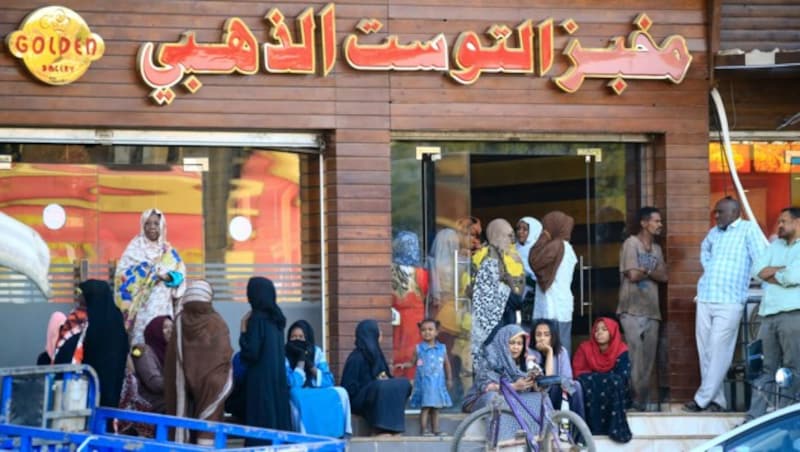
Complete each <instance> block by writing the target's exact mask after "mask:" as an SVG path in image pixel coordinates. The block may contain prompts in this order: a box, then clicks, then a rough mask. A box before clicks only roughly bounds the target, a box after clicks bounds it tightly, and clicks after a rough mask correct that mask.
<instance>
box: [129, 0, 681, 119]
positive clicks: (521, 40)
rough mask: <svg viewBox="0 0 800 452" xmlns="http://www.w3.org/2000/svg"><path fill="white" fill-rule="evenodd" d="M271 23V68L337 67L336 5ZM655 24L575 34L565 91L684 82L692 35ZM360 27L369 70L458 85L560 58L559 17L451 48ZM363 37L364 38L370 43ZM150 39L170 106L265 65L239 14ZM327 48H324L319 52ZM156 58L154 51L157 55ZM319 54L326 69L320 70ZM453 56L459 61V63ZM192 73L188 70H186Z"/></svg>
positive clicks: (542, 68)
mask: <svg viewBox="0 0 800 452" xmlns="http://www.w3.org/2000/svg"><path fill="white" fill-rule="evenodd" d="M265 19H266V21H267V22H269V25H270V33H269V38H270V40H271V42H266V43H263V45H262V46H261V48H262V49H263V59H264V71H265V72H268V73H276V74H281V73H285V74H317V73H319V74H320V75H322V76H323V77H325V76H328V74H330V73H331V72H332V71H333V69H334V67H335V64H336V57H337V46H336V42H335V41H336V8H335V5H334V4H333V3H329V4H328V5H326V6H325V7H324V8H322V9H321V10H320V12H319V14H318V15H317V16H316V18H315V16H314V9H313V8H306V9H305V10H304V11H303V12H302V13H300V14H299V15H298V16H297V18H296V20H295V31H294V34H293V33H292V31H291V30H290V28H289V26H288V24H287V23H286V22H287V20H286V17H285V16H284V14H283V13H282V12H281V11H280V10H279V9H278V8H272V9H270V10H269V12H268V13H267V15H266V16H265ZM652 24H653V22H652V20H650V18H649V17H648V16H647V15H646V14H644V13H642V14H639V15H638V16H637V17H636V20H634V25H635V26H636V27H637V28H638V30H637V31H634V32H631V33H630V35H629V37H628V39H629V42H630V45H628V46H626V45H625V43H624V41H625V40H624V38H623V37H616V38H614V40H613V41H612V44H611V45H610V46H608V47H605V48H586V47H583V46H582V45H581V43H580V41H579V40H578V39H575V38H572V39H571V40H570V43H569V45H568V46H567V48H566V49H565V50H564V52H563V54H564V55H565V56H566V57H567V59H568V60H569V62H570V65H569V68H568V69H567V70H566V71H565V72H564V73H563V74H561V75H559V76H557V77H555V78H554V79H553V81H554V83H555V84H556V86H558V87H559V88H561V89H562V90H564V91H566V92H570V93H572V92H575V91H577V90H578V89H579V88H580V87H581V86H582V84H583V82H584V81H585V80H586V79H588V78H601V79H611V82H610V83H609V86H611V88H612V89H613V90H614V91H615V92H616V93H617V94H621V93H622V91H624V89H625V87H626V86H627V82H625V80H630V79H664V80H669V81H671V82H673V83H680V82H681V81H682V80H683V79H684V77H685V76H686V73H687V72H688V68H689V65H690V64H691V61H692V56H691V54H690V53H689V51H688V47H687V45H686V39H685V38H683V37H682V36H677V35H673V36H669V37H668V38H666V39H665V40H664V41H663V42H662V43H661V45H658V44H656V43H655V41H654V40H653V38H652V36H650V34H649V33H648V30H649V28H650V27H651V26H652ZM355 28H356V30H357V31H358V32H360V33H361V35H363V36H359V35H357V34H355V33H350V34H348V35H347V36H346V37H345V39H344V41H343V43H342V53H343V55H344V59H345V61H347V64H348V65H349V66H350V67H351V68H353V69H356V70H365V71H390V70H391V71H433V72H441V73H443V74H447V75H448V76H449V77H451V78H452V79H453V80H455V81H456V82H458V83H461V84H465V85H471V84H473V83H475V82H477V81H478V79H479V78H480V76H481V74H484V73H509V74H534V73H535V74H536V75H538V76H539V77H543V76H545V75H546V74H548V73H549V72H550V70H551V69H552V68H553V65H554V61H555V48H554V34H555V29H556V27H555V26H554V21H553V19H552V18H549V19H546V20H544V21H542V22H540V23H539V24H537V25H536V26H534V25H533V23H532V21H531V20H525V21H523V22H521V23H520V24H519V25H517V26H516V28H514V29H513V30H512V29H511V28H509V27H508V26H507V25H505V24H493V25H491V26H490V27H489V28H488V29H487V30H486V34H487V35H488V36H489V38H491V40H492V42H491V43H489V44H485V43H484V42H483V40H482V38H481V37H480V36H479V35H478V34H477V33H476V32H474V31H464V32H461V33H459V35H458V36H457V38H456V40H455V44H454V45H453V48H452V51H451V50H450V49H448V46H447V38H446V37H445V35H444V34H443V33H439V34H437V35H435V36H433V37H432V38H430V39H428V40H425V41H421V40H414V41H410V42H403V41H402V40H401V39H400V37H399V36H398V35H394V34H390V35H385V36H382V37H380V38H379V39H380V41H379V42H375V40H374V39H370V35H375V36H378V35H379V34H380V31H381V30H382V29H383V23H382V22H381V21H380V20H378V19H375V18H364V19H361V20H360V21H359V22H358V23H357V24H356V27H355ZM560 29H562V30H563V31H565V32H566V33H568V34H570V35H571V34H573V33H575V32H576V31H577V30H578V25H577V23H576V22H575V21H574V20H572V19H567V20H565V21H563V22H561V24H560ZM370 40H372V41H373V42H372V43H369V42H362V41H370ZM155 47H156V46H155V44H153V43H152V42H147V43H145V44H143V45H142V47H141V49H140V50H139V55H138V66H139V73H140V75H141V77H142V79H143V80H144V82H145V83H146V84H147V85H148V86H150V87H151V88H153V91H151V93H150V97H152V98H153V99H154V100H155V101H156V102H157V103H158V104H159V105H165V104H170V103H171V102H172V101H173V100H174V99H175V97H176V94H175V92H174V91H173V89H172V88H173V87H174V86H175V85H177V84H178V83H181V82H182V84H183V86H184V87H186V89H187V90H188V91H189V92H191V93H195V92H197V91H198V90H199V89H200V88H201V87H202V83H201V82H200V80H198V78H197V77H195V75H194V74H231V73H240V74H245V75H252V74H255V73H256V72H258V70H259V44H258V42H257V40H256V38H255V36H254V35H253V33H252V32H251V31H250V29H249V28H248V26H247V25H246V24H245V23H244V21H243V20H242V19H240V18H237V17H234V18H231V19H228V20H227V21H226V22H225V25H224V33H223V35H222V40H221V42H220V43H205V44H199V43H197V42H196V40H195V35H194V32H191V31H189V32H185V33H184V34H183V35H182V36H181V39H180V40H179V41H178V42H175V43H164V44H160V45H159V46H158V52H155ZM318 52H319V55H318ZM154 57H155V58H154ZM318 60H319V61H320V62H321V69H318V67H317V65H318ZM451 62H452V64H451ZM187 75H188V77H187Z"/></svg>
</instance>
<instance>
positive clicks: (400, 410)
mask: <svg viewBox="0 0 800 452" xmlns="http://www.w3.org/2000/svg"><path fill="white" fill-rule="evenodd" d="M380 336H381V333H380V329H379V328H378V322H376V321H375V320H363V321H361V322H360V323H359V324H358V326H357V327H356V349H355V350H353V351H352V352H351V353H350V356H348V357H347V362H346V363H345V365H344V372H343V373H342V386H343V387H344V388H345V389H346V390H347V393H348V394H349V395H350V405H351V406H352V409H353V413H355V414H358V415H360V416H362V417H364V419H366V420H367V423H369V425H370V427H372V428H373V429H375V430H376V431H377V433H402V432H403V431H405V406H406V401H407V400H408V397H409V395H410V394H411V383H409V381H408V380H407V379H405V378H392V374H391V372H390V371H389V366H387V365H386V359H385V358H384V357H383V352H382V351H381V347H380V344H379V342H380Z"/></svg>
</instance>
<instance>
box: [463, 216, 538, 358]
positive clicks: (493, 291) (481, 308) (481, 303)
mask: <svg viewBox="0 0 800 452" xmlns="http://www.w3.org/2000/svg"><path fill="white" fill-rule="evenodd" d="M486 237H487V238H488V240H489V244H488V245H486V246H484V247H483V248H481V249H480V250H479V251H478V252H477V253H475V255H473V256H472V264H473V266H474V267H477V274H476V276H475V282H474V284H473V286H472V360H473V368H474V369H475V372H476V373H478V372H480V366H481V365H483V364H485V360H484V353H485V347H484V345H486V344H488V343H489V342H491V341H492V337H493V336H494V333H495V332H496V331H497V330H498V329H499V328H501V327H502V326H503V325H508V324H510V323H514V322H515V321H516V315H515V313H516V310H518V309H519V308H520V307H521V303H522V290H523V288H524V287H525V271H524V267H523V266H522V260H521V259H520V257H519V254H517V249H516V248H515V247H514V245H513V241H514V229H513V228H512V227H511V224H509V223H508V221H506V220H504V219H502V218H497V219H495V220H492V221H491V222H490V223H489V225H488V226H487V228H486Z"/></svg>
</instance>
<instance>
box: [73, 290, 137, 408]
mask: <svg viewBox="0 0 800 452" xmlns="http://www.w3.org/2000/svg"><path fill="white" fill-rule="evenodd" d="M79 287H80V289H81V292H82V293H83V297H84V298H85V299H86V312H87V315H88V317H89V328H88V329H87V330H86V338H85V339H84V347H83V348H84V352H83V354H84V358H83V362H84V364H88V365H90V366H92V367H93V368H94V370H95V371H96V372H97V377H98V378H99V379H100V405H102V406H107V407H112V408H117V407H118V406H119V397H120V393H121V392H122V380H123V379H124V377H125V360H126V358H127V356H128V334H127V333H126V332H125V323H124V321H123V320H122V313H121V312H120V310H119V308H117V306H116V305H115V304H114V294H113V292H112V291H111V286H109V285H108V283H106V282H105V281H100V280H97V279H89V280H87V281H84V282H82V283H80V285H79Z"/></svg>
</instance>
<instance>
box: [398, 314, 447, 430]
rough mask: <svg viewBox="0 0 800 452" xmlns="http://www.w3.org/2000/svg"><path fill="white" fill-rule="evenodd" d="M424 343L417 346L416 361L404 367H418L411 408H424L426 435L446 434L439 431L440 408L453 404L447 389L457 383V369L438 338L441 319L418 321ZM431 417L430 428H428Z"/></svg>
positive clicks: (422, 416)
mask: <svg viewBox="0 0 800 452" xmlns="http://www.w3.org/2000/svg"><path fill="white" fill-rule="evenodd" d="M417 326H418V327H419V333H420V336H422V342H421V343H419V344H417V346H416V348H415V349H414V356H413V358H412V362H410V363H403V364H401V365H400V366H401V367H414V366H416V368H417V372H416V375H415V376H414V391H413V392H412V393H411V404H410V405H411V408H421V409H422V411H421V412H420V416H419V422H420V429H421V430H422V436H433V435H440V436H441V435H442V433H441V432H440V430H439V408H446V407H449V406H452V405H453V402H452V401H451V400H450V394H449V393H448V392H447V390H448V389H449V388H451V387H452V385H453V372H452V370H451V369H450V361H449V360H448V359H447V348H446V347H445V346H444V344H442V343H441V342H439V341H437V340H436V337H437V335H438V334H439V322H438V321H436V320H433V319H425V320H423V321H421V322H419V323H418V324H417ZM428 419H430V424H431V425H430V429H429V428H428Z"/></svg>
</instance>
